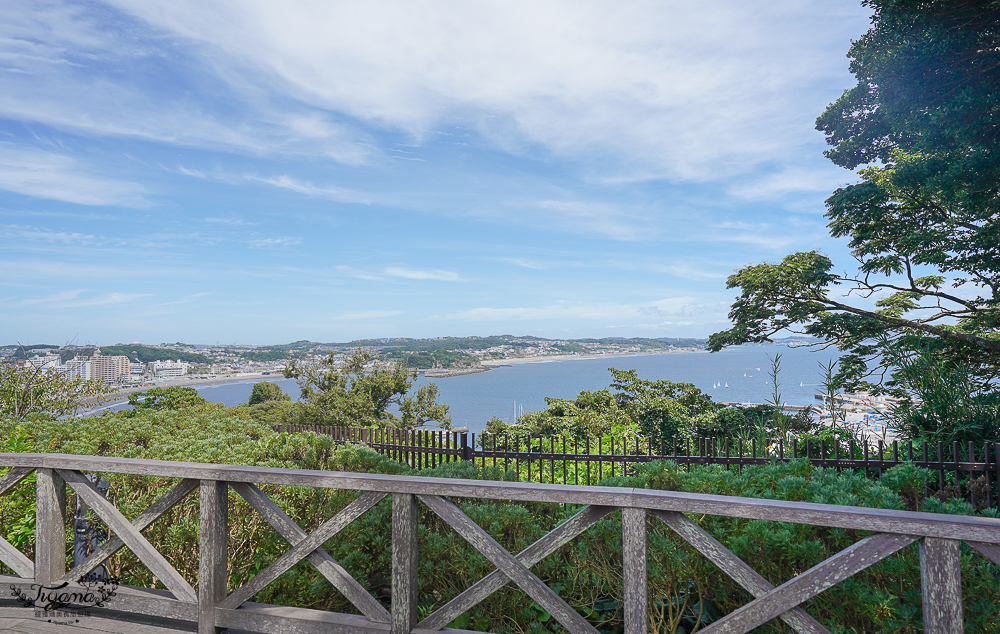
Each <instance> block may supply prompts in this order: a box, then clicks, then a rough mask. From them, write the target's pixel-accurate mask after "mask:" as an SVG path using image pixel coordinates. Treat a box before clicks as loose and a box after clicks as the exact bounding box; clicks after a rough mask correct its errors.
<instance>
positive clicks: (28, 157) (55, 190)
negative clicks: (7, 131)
mask: <svg viewBox="0 0 1000 634" xmlns="http://www.w3.org/2000/svg"><path fill="white" fill-rule="evenodd" d="M0 189H5V190H7V191H10V192H14V193H17V194H23V195H25V196H32V197H35V198H46V199H49V200H61V201H64V202H70V203H76V204H79V205H112V206H123V207H145V206H148V202H147V201H146V199H145V188H144V187H142V186H140V185H136V184H133V183H127V182H122V181H116V180H112V179H109V178H104V177H101V176H95V175H92V174H88V173H87V170H86V169H85V168H83V167H82V166H81V165H80V164H79V162H78V161H77V160H76V159H74V158H72V157H69V156H65V155H62V154H55V153H52V152H45V151H43V150H38V149H34V148H28V147H23V146H19V145H15V144H12V143H2V142H0Z"/></svg>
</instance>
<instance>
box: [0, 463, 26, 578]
mask: <svg viewBox="0 0 1000 634" xmlns="http://www.w3.org/2000/svg"><path fill="white" fill-rule="evenodd" d="M32 471H34V469H31V468H30V467H13V468H12V469H11V470H10V471H8V472H7V473H5V474H4V476H3V477H2V478H0V495H3V494H4V493H6V492H7V491H9V490H11V489H12V488H14V487H15V486H16V485H17V483H18V482H20V481H21V480H24V479H25V478H27V477H28V476H29V475H31V472H32ZM0 561H2V562H3V563H5V564H7V565H8V566H10V568H11V570H13V571H14V573H15V574H16V575H17V576H19V577H23V578H25V579H31V578H33V577H34V576H35V564H34V563H32V561H31V560H30V559H28V558H27V557H25V556H24V553H22V552H21V551H20V550H18V549H16V548H14V545H13V544H11V543H10V542H8V541H7V540H6V539H4V538H3V537H0Z"/></svg>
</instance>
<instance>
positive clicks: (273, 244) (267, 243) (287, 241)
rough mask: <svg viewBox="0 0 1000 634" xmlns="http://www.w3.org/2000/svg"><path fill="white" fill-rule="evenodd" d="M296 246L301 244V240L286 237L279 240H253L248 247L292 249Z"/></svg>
mask: <svg viewBox="0 0 1000 634" xmlns="http://www.w3.org/2000/svg"><path fill="white" fill-rule="evenodd" d="M297 244H302V238H295V237H291V236H286V237H279V238H255V239H253V240H250V246H252V247H255V248H257V249H274V248H279V247H292V246H295V245H297Z"/></svg>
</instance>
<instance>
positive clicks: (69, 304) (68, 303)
mask: <svg viewBox="0 0 1000 634" xmlns="http://www.w3.org/2000/svg"><path fill="white" fill-rule="evenodd" d="M87 292H88V291H86V290H74V291H63V292H59V293H55V294H52V295H48V296H45V297H33V298H29V299H24V300H21V301H19V302H15V303H14V305H15V306H19V307H29V306H45V307H47V308H48V309H50V310H59V309H64V308H84V307H89V306H106V305H109V304H127V303H132V302H135V301H138V300H140V299H144V298H146V297H152V295H151V294H149V293H105V294H103V295H98V296H96V297H89V298H81V297H80V296H81V295H83V294H84V293H87Z"/></svg>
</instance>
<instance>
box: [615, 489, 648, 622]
mask: <svg viewBox="0 0 1000 634" xmlns="http://www.w3.org/2000/svg"><path fill="white" fill-rule="evenodd" d="M622 568H623V570H622V578H623V579H624V584H625V588H624V590H625V614H624V617H625V634H646V631H647V627H648V624H649V606H648V603H647V601H648V599H647V588H648V585H649V583H648V579H647V572H646V509H639V508H630V507H625V508H623V509H622Z"/></svg>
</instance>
